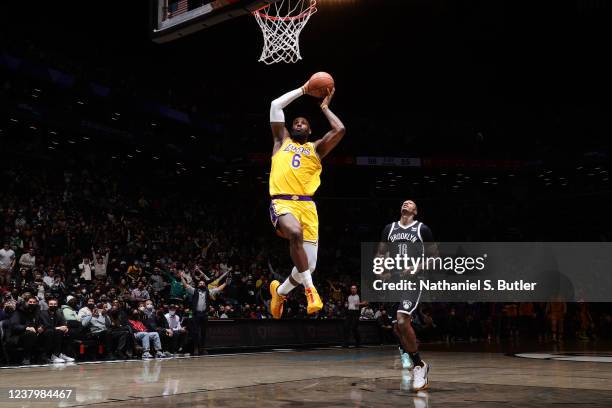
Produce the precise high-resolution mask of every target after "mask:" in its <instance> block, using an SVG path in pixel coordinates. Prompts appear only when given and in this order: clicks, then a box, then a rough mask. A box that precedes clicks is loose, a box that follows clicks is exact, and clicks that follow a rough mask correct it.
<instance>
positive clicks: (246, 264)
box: [0, 169, 612, 364]
mask: <svg viewBox="0 0 612 408" xmlns="http://www.w3.org/2000/svg"><path fill="white" fill-rule="evenodd" d="M22 170H23V171H19V172H17V171H14V170H9V171H7V172H5V173H3V180H4V183H3V194H2V196H1V197H0V228H1V230H0V231H1V234H0V235H1V237H2V248H1V249H0V279H1V280H0V293H1V295H2V298H1V301H0V304H1V308H0V321H2V324H1V325H0V327H1V328H2V341H3V350H4V351H5V356H4V357H5V358H7V359H9V360H10V359H11V358H14V357H15V356H17V355H20V356H22V357H21V361H18V362H21V363H26V364H27V363H30V362H31V361H32V359H33V358H36V360H38V361H43V362H47V361H51V362H63V361H72V360H73V359H75V358H77V352H76V347H77V346H78V345H79V344H83V343H84V342H85V343H88V342H89V343H91V342H93V343H95V344H97V345H102V346H103V348H104V350H105V354H106V356H107V358H127V357H143V358H151V357H153V356H155V357H157V358H167V357H171V356H173V355H175V354H178V353H196V354H197V353H199V352H203V351H205V348H204V344H205V341H204V340H203V339H200V337H201V336H200V335H199V334H197V333H195V332H194V330H193V328H194V327H198V326H194V320H195V319H196V315H197V314H198V313H199V312H198V311H197V310H194V309H195V307H196V306H195V303H194V301H193V297H192V296H191V295H192V294H193V293H194V291H195V290H196V289H194V288H197V287H198V285H200V286H201V287H204V286H207V288H208V290H209V294H210V297H211V302H210V304H209V307H208V308H207V311H206V319H268V318H270V315H269V313H268V307H267V305H268V302H269V300H270V295H269V291H268V288H269V283H270V281H271V280H272V279H277V278H283V277H284V275H285V273H286V271H288V270H289V265H288V264H287V263H286V260H285V261H283V260H279V259H281V258H280V257H279V255H280V254H283V255H285V256H286V252H287V251H286V247H285V246H284V245H283V244H284V242H282V240H279V239H277V238H276V237H275V236H274V235H273V233H272V232H271V231H268V232H270V233H269V234H262V232H261V231H259V232H257V231H256V229H258V228H268V227H267V226H264V225H265V224H263V222H262V225H260V224H259V223H257V222H253V221H252V219H253V217H256V216H255V215H253V214H252V213H251V212H250V211H249V209H241V208H240V207H239V206H238V204H236V205H232V204H231V203H228V202H219V201H214V200H211V201H210V202H205V203H199V202H197V201H196V200H194V199H190V198H187V197H184V196H183V197H169V198H164V197H163V194H161V195H154V194H152V193H147V194H144V193H142V192H135V193H134V192H133V193H132V194H130V193H126V192H125V191H122V188H121V186H119V185H117V184H114V183H112V182H110V180H105V179H103V178H100V176H93V175H91V174H90V173H89V172H87V171H81V172H71V171H65V172H63V173H62V177H60V178H58V179H55V180H54V179H53V178H52V177H47V178H45V177H44V176H42V175H41V174H40V173H36V172H33V171H31V172H28V171H27V170H26V169H22ZM147 195H150V197H149V196H147ZM151 197H152V198H151ZM257 211H259V209H257ZM258 218H262V217H258ZM264 231H265V230H264ZM340 241H342V240H340ZM339 248H342V246H341V245H340V243H339V244H338V247H337V248H336V249H335V250H336V251H337V250H339ZM275 253H276V255H275ZM323 254H325V252H323ZM336 256H338V254H336ZM324 260H325V261H324V262H325V263H326V264H323V265H325V266H323V267H321V271H318V272H319V273H318V274H315V280H316V282H317V285H318V287H319V292H320V293H321V294H322V296H323V299H324V302H325V308H324V310H323V311H322V312H321V313H320V314H319V316H316V317H315V318H331V319H333V318H343V317H344V316H345V313H346V297H347V295H348V290H347V288H348V287H350V285H352V284H353V283H354V282H357V281H358V276H357V275H356V274H354V273H353V274H352V275H351V274H348V273H346V272H345V271H343V270H342V268H339V267H333V266H330V265H329V264H331V263H333V262H334V258H333V257H327V258H325V257H324ZM285 270H286V271H285ZM385 309H386V305H384V304H380V305H378V304H372V305H367V306H365V307H363V309H362V311H361V317H362V319H364V320H377V321H378V322H379V326H380V328H381V336H382V340H383V341H392V335H391V331H392V329H391V327H392V323H391V320H392V319H393V318H394V316H390V315H389V314H387V312H386V310H385ZM591 309H592V305H589V304H585V303H582V304H554V303H551V304H532V303H523V304H479V303H474V304H465V303H461V304H447V303H433V304H428V305H422V306H421V307H420V309H419V311H418V314H417V315H416V316H415V325H416V326H417V328H418V332H419V336H420V338H421V340H422V341H440V340H443V341H457V340H489V341H500V340H505V339H517V338H518V337H519V336H524V335H525V334H526V333H528V334H529V335H530V336H532V337H535V338H537V339H539V340H541V341H545V340H553V341H562V340H563V339H564V337H566V338H580V339H585V340H586V339H594V338H596V337H608V336H610V330H611V329H610V328H611V327H612V316H611V315H610V313H609V312H606V311H605V308H603V309H602V308H595V309H596V310H595V311H594V312H592V311H591ZM200 317H202V316H200ZM200 317H198V318H200ZM285 317H286V318H309V316H307V314H306V310H305V301H304V297H303V293H302V292H301V291H300V290H299V289H298V290H295V291H294V292H292V293H291V295H290V296H289V298H288V301H287V304H286V307H285ZM310 318H312V317H310Z"/></svg>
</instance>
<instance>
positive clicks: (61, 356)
mask: <svg viewBox="0 0 612 408" xmlns="http://www.w3.org/2000/svg"><path fill="white" fill-rule="evenodd" d="M59 358H61V359H62V360H65V361H66V362H67V363H72V362H73V361H74V358H72V357H68V356H67V355H65V354H64V353H62V354H60V355H59Z"/></svg>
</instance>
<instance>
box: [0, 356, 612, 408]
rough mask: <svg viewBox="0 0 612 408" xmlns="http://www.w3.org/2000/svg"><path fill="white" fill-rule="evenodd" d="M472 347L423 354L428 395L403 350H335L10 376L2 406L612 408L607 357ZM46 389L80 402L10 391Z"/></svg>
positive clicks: (8, 372) (10, 371) (47, 369)
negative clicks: (405, 364) (406, 366)
mask: <svg viewBox="0 0 612 408" xmlns="http://www.w3.org/2000/svg"><path fill="white" fill-rule="evenodd" d="M472 348H473V349H474V350H476V351H448V349H449V348H448V347H447V348H446V349H445V350H435V351H424V352H422V356H423V358H424V359H425V360H426V361H427V362H428V363H429V364H430V366H431V371H430V376H429V380H430V387H429V389H428V390H426V391H422V392H418V393H415V392H413V391H411V389H410V383H411V380H410V373H409V372H407V371H402V370H401V369H400V368H399V356H398V354H397V350H396V349H395V348H393V347H368V348H361V349H348V350H346V349H339V348H330V349H317V350H308V351H296V350H276V351H270V352H259V353H240V354H217V355H210V356H201V357H197V358H178V359H168V360H149V361H127V362H104V363H97V364H87V363H81V364H73V365H58V366H44V367H27V368H4V369H1V370H0V389H2V391H3V395H2V400H0V406H1V407H12V406H15V407H17V406H19V407H21V406H33V407H42V406H64V407H68V406H99V407H110V406H119V407H134V406H144V405H146V406H148V407H199V406H202V407H245V406H249V407H295V406H313V407H314V406H317V407H415V408H424V407H440V406H443V407H455V406H456V407H468V406H470V407H472V406H476V407H539V406H569V405H571V406H584V407H612V358H611V357H605V355H606V353H605V352H602V353H596V352H593V354H592V356H595V357H593V358H591V355H590V354H589V353H584V350H581V353H579V354H578V356H579V357H578V358H570V360H566V359H565V355H563V354H561V355H555V354H546V353H544V352H542V351H540V352H539V353H536V354H527V355H525V356H526V357H534V358H520V357H517V356H514V355H512V354H508V353H503V352H492V351H487V350H486V347H483V348H482V349H484V350H482V351H478V349H479V347H478V346H477V345H474V346H472ZM450 350H452V347H451V348H450ZM567 355H570V356H571V355H572V353H569V354H567ZM585 355H586V358H583V357H580V356H585ZM600 355H604V357H597V356H600ZM607 355H608V356H612V354H610V353H607ZM574 360H578V361H574ZM580 360H586V361H580ZM36 387H61V388H67V387H70V388H73V389H74V390H75V398H73V399H72V400H70V401H62V402H57V401H46V402H33V401H32V400H20V401H17V400H10V399H8V397H7V389H9V388H10V389H24V388H36Z"/></svg>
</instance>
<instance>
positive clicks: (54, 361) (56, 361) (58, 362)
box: [51, 354, 66, 364]
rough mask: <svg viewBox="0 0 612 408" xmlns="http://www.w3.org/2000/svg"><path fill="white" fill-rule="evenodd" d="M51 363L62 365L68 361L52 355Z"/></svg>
mask: <svg viewBox="0 0 612 408" xmlns="http://www.w3.org/2000/svg"><path fill="white" fill-rule="evenodd" d="M51 362H52V363H53V364H61V363H65V362H66V360H64V359H63V358H59V357H58V356H56V355H55V354H52V355H51Z"/></svg>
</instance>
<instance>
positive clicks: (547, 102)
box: [0, 0, 611, 241]
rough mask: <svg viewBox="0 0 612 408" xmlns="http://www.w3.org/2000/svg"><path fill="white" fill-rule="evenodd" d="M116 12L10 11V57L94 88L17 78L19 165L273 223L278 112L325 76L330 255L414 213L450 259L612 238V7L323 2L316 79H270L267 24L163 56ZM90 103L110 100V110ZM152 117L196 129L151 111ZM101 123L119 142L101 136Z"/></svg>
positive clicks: (3, 22)
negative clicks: (407, 208)
mask: <svg viewBox="0 0 612 408" xmlns="http://www.w3.org/2000/svg"><path fill="white" fill-rule="evenodd" d="M113 6H114V7H111V6H110V5H109V4H108V3H106V2H98V3H94V4H87V5H84V4H82V3H80V2H73V1H69V2H64V3H62V4H61V5H59V4H57V3H52V2H45V3H41V4H39V3H36V2H11V3H9V4H5V5H4V7H3V12H2V13H1V16H0V33H1V35H0V36H1V39H0V44H1V46H2V50H3V51H4V52H5V53H9V54H10V55H13V56H16V57H19V58H22V59H23V60H24V61H27V62H28V64H30V65H31V66H32V67H38V66H44V67H52V68H54V69H57V70H60V71H62V72H66V73H69V74H70V75H72V76H73V77H74V78H75V80H74V84H73V85H72V86H69V87H59V86H56V84H54V83H51V81H49V80H48V79H44V78H42V77H41V76H37V75H36V69H34V68H33V69H31V70H25V69H17V70H11V69H7V68H6V66H4V67H2V69H3V71H2V75H3V77H4V78H5V79H6V81H7V82H8V83H9V85H6V83H5V87H4V89H3V98H2V103H3V116H4V117H3V118H2V119H1V120H2V122H3V124H2V128H3V129H8V128H9V127H12V128H13V129H12V131H11V132H10V136H11V137H15V140H13V141H9V139H8V137H9V135H8V133H9V132H6V131H5V132H4V133H3V135H4V136H3V137H4V144H3V145H2V149H3V150H4V151H7V150H5V149H11V148H12V154H10V155H9V156H10V158H11V159H16V160H18V161H19V162H21V163H23V158H24V157H26V156H27V155H30V156H27V157H36V160H35V162H36V163H39V164H41V165H44V166H45V168H46V169H47V170H48V171H50V170H51V169H53V168H55V169H57V170H58V171H59V170H60V169H61V168H62V167H63V166H66V165H71V166H76V167H78V168H81V167H88V168H94V169H98V171H102V169H104V171H110V172H112V171H114V172H118V173H120V174H121V175H122V182H123V183H125V185H126V187H128V188H129V187H130V186H132V187H133V189H134V190H138V193H140V192H141V191H145V190H147V189H149V190H154V191H155V190H158V189H159V188H160V186H163V188H164V190H165V191H167V192H168V194H170V193H179V192H181V193H182V192H185V191H187V192H188V193H189V194H191V195H192V196H194V197H200V198H206V199H209V197H210V196H211V195H213V196H216V197H218V198H219V199H222V198H224V197H236V199H239V200H246V201H247V202H249V203H252V204H251V205H253V206H258V207H261V209H260V211H261V212H260V213H259V214H261V217H262V218H265V207H266V205H267V204H266V203H265V202H266V194H267V184H266V178H267V173H266V172H267V171H268V165H269V164H268V161H267V157H266V155H267V154H269V152H270V135H269V130H268V123H267V122H268V108H269V102H270V100H271V99H272V98H274V97H276V96H278V95H280V94H281V93H283V92H285V91H287V90H289V89H293V88H295V87H297V86H299V85H301V84H302V83H303V82H304V81H305V79H306V78H307V77H308V76H309V75H310V74H311V73H313V72H315V71H319V70H325V71H328V72H330V73H332V74H333V75H334V77H335V79H336V84H337V94H336V96H335V98H334V101H333V105H332V107H333V109H334V111H335V112H336V113H337V114H338V115H339V116H340V117H341V118H342V119H343V121H344V122H345V124H346V127H347V129H348V133H347V135H346V137H345V139H344V140H343V142H342V143H341V144H340V145H339V147H338V148H337V150H336V151H335V152H334V153H333V154H332V155H331V157H330V160H328V162H329V163H328V164H327V165H326V166H325V170H324V173H323V184H322V187H321V189H320V191H319V193H318V198H319V200H320V203H321V204H320V206H319V210H320V213H321V218H322V226H323V230H322V239H323V240H324V241H325V239H326V237H327V239H328V240H331V239H334V236H335V234H336V233H337V231H338V230H339V229H340V230H346V229H357V230H358V231H360V232H363V234H361V236H359V238H360V239H373V238H375V237H376V236H377V234H378V230H379V229H381V228H382V225H383V224H384V223H387V222H390V221H391V220H393V219H394V218H396V217H397V215H398V213H397V210H398V208H399V205H400V203H401V201H402V200H403V199H405V198H408V197H410V198H413V199H415V200H416V201H417V202H418V203H419V204H421V215H422V218H423V220H424V221H426V222H427V223H428V224H430V225H432V228H433V229H434V232H435V233H436V236H437V237H440V239H448V240H459V239H475V240H476V239H477V240H496V239H502V240H503V239H517V240H522V239H547V240H600V239H604V240H606V239H607V238H608V233H609V227H610V220H609V218H610V217H609V216H608V214H607V208H608V206H609V203H610V191H611V190H610V182H609V178H608V173H607V169H608V161H609V147H610V142H609V140H610V137H609V136H610V117H609V113H608V112H609V107H610V106H609V98H608V95H609V91H610V75H609V72H610V62H609V58H607V52H606V50H607V49H608V48H609V47H608V45H609V44H608V43H607V41H606V39H607V38H608V37H609V34H610V30H611V29H610V25H609V24H607V23H606V22H607V21H609V17H610V7H609V5H607V4H606V3H605V2H603V1H595V0H592V1H586V0H585V1H573V2H563V3H562V4H559V3H557V2H520V1H519V2H517V1H464V2H454V1H441V0H436V1H399V0H398V1H380V0H379V1H374V0H363V1H354V2H344V3H343V2H335V3H331V4H330V3H325V2H323V3H322V4H321V5H320V7H319V12H318V13H317V14H316V15H314V16H313V17H312V19H311V21H310V22H309V24H308V26H307V27H306V28H305V30H304V32H303V34H302V39H301V44H302V55H303V57H304V59H303V61H301V62H299V63H297V64H294V65H286V64H279V65H274V66H266V65H264V64H262V63H259V62H257V58H258V56H259V53H260V51H261V42H262V39H261V33H260V30H259V28H258V27H257V25H256V23H255V21H254V19H253V18H251V17H250V16H246V17H241V18H239V19H236V20H232V21H228V22H226V23H223V24H220V25H217V26H214V27H212V28H210V29H207V30H203V31H201V32H199V33H196V34H194V35H191V36H188V37H186V38H184V39H181V40H178V41H175V42H171V43H168V44H161V45H160V44H155V43H153V42H152V41H151V39H150V38H149V29H150V27H149V14H148V12H149V4H148V2H146V1H134V2H131V1H130V2H122V3H120V4H119V3H117V4H114V5H113ZM91 83H96V84H100V85H102V86H104V87H107V88H108V89H110V90H111V91H110V94H109V96H107V97H93V96H92V95H91V88H90V84H91ZM34 89H38V90H40V91H39V94H38V96H37V97H36V98H33V97H32V96H31V95H32V92H33V90H34ZM79 100H84V101H85V104H83V105H80V104H77V101H79ZM153 102H155V103H160V104H164V105H165V106H168V107H171V108H174V109H177V110H179V111H181V112H186V113H187V114H188V115H189V117H190V118H191V123H190V124H183V123H179V122H177V121H173V120H168V118H167V117H160V115H156V114H155V113H151V111H149V110H147V109H144V108H141V107H142V106H143V105H147V104H151V103H153ZM115 112H117V113H120V117H119V116H116V115H114V113H115ZM302 113H305V114H306V115H307V116H308V117H309V118H311V120H312V122H313V126H314V129H315V134H317V135H320V134H323V133H324V132H325V131H326V124H325V123H324V121H323V118H322V116H321V115H320V114H319V113H318V111H317V105H316V103H315V100H313V99H312V98H302V99H301V100H299V101H298V102H296V103H295V104H294V105H292V106H291V107H290V108H288V109H287V116H288V117H291V116H293V115H297V114H302ZM12 116H20V117H19V118H18V119H19V120H20V121H19V123H14V122H11V121H10V119H11V117H12ZM84 121H88V123H89V125H91V123H92V122H93V123H95V124H96V125H104V126H108V127H109V128H110V129H107V128H104V129H103V130H100V129H97V130H96V131H93V132H92V130H91V126H86V125H84V123H83V122H84ZM31 124H34V125H35V127H36V130H32V129H31V128H30V125H31ZM52 130H55V131H56V132H57V133H56V134H51V133H49V132H50V131H52ZM92 133H93V134H92ZM87 134H89V135H90V136H86V137H89V139H87V140H85V139H81V138H79V136H83V135H87ZM70 137H74V139H75V140H74V142H75V143H70V142H69V141H68V139H70ZM53 142H57V144H52V143H53ZM19 143H24V144H25V145H22V146H21V147H20V148H15V147H16V146H17V144H19ZM49 147H53V149H52V150H51V149H49ZM24 155H26V156H24ZM32 155H34V156H32ZM128 155H129V156H132V157H129V156H128ZM153 156H155V157H158V158H159V159H158V160H153V159H152V157H153ZM355 156H395V157H418V158H421V159H423V163H432V162H431V160H434V159H435V160H444V159H449V158H451V159H455V160H457V159H458V160H459V162H452V163H448V162H447V163H446V164H445V163H444V162H442V163H440V162H436V161H435V160H434V162H435V163H437V164H430V165H425V164H424V165H423V166H422V167H420V168H405V167H404V168H397V167H396V168H393V167H362V166H355V165H354V164H350V163H351V159H354V157H355ZM334 157H336V158H337V159H338V161H343V160H344V159H347V160H348V162H349V164H344V165H341V164H338V163H337V162H335V161H334ZM430 159H431V160H430ZM428 160H429V161H428ZM483 160H489V162H488V163H489V165H474V164H473V163H474V162H473V161H476V162H478V163H482V162H481V161H483ZM502 160H511V161H512V163H513V164H512V165H510V166H506V165H499V163H500V161H502ZM81 161H83V163H85V164H83V163H81ZM345 162H346V161H345ZM9 163H10V162H7V161H5V162H4V163H3V165H4V166H8V165H9ZM177 163H180V164H177ZM502 163H505V162H502ZM238 169H240V170H241V172H238V171H237V170H238ZM126 170H127V171H126ZM50 174H51V175H53V173H52V172H50ZM58 174H59V173H58ZM152 174H155V177H153V178H152V177H151V175H152ZM432 180H433V181H432ZM228 186H229V187H228ZM232 199H234V198H232ZM327 202H330V204H327ZM331 220H333V223H334V224H336V225H333V228H332V226H330V224H331ZM357 226H359V227H357ZM326 227H327V228H328V229H329V231H327V232H326ZM262 228H263V227H262Z"/></svg>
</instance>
